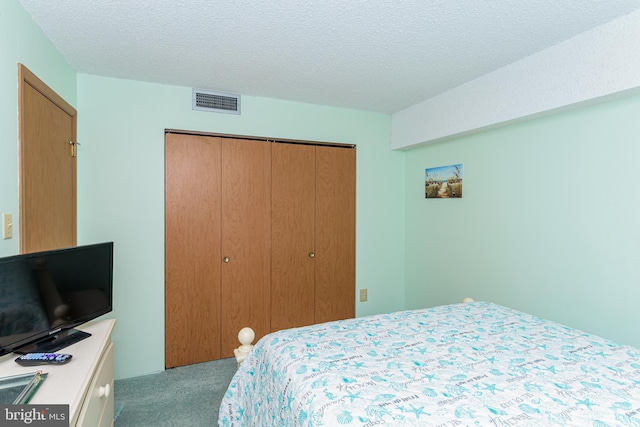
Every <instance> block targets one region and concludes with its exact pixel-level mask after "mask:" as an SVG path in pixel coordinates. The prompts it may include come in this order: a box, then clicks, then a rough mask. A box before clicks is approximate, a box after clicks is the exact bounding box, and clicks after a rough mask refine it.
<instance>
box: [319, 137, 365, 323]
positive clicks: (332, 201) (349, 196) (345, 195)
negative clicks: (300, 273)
mask: <svg viewBox="0 0 640 427" xmlns="http://www.w3.org/2000/svg"><path fill="white" fill-rule="evenodd" d="M355 171H356V151H355V149H353V148H339V147H329V146H317V147H316V195H315V197H316V203H315V205H316V257H315V267H316V269H315V313H316V315H315V322H316V323H322V322H328V321H332V320H339V319H347V318H351V317H354V316H355V226H356V174H355Z"/></svg>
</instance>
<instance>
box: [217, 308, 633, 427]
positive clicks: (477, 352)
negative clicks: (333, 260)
mask: <svg viewBox="0 0 640 427" xmlns="http://www.w3.org/2000/svg"><path fill="white" fill-rule="evenodd" d="M218 423H219V425H220V426H224V427H230V426H260V427H263V426H283V427H284V426H361V427H369V426H376V425H391V426H443V427H444V426H447V427H449V426H555V425H559V426H599V427H604V426H640V351H639V350H637V349H635V348H633V347H629V346H624V345H619V344H616V343H614V342H611V341H609V340H606V339H603V338H601V337H598V336H595V335H591V334H588V333H585V332H582V331H579V330H576V329H572V328H569V327H567V326H563V325H560V324H558V323H554V322H551V321H548V320H544V319H541V318H538V317H535V316H531V315H529V314H525V313H521V312H518V311H515V310H512V309H509V308H507V307H503V306H500V305H497V304H493V303H486V302H474V303H467V304H454V305H446V306H440V307H434V308H430V309H424V310H413V311H402V312H397V313H392V314H384V315H376V316H368V317H362V318H356V319H349V320H344V321H338V322H330V323H324V324H320V325H313V326H309V327H304V328H296V329H289V330H284V331H280V332H276V333H272V334H269V335H267V336H265V337H264V338H262V339H261V340H260V341H259V342H258V343H257V344H256V346H255V348H254V350H253V352H252V353H251V354H250V355H249V356H248V357H247V359H246V360H245V361H244V363H243V364H242V365H241V367H240V368H239V369H238V371H237V372H236V374H235V376H234V377H233V379H232V381H231V383H230V385H229V388H228V390H227V392H226V394H225V396H224V398H223V400H222V403H221V406H220V413H219V419H218Z"/></svg>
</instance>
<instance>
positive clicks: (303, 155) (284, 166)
mask: <svg viewBox="0 0 640 427" xmlns="http://www.w3.org/2000/svg"><path fill="white" fill-rule="evenodd" d="M315 175H316V171H315V147H314V146H311V145H300V144H282V143H274V144H272V180H273V181H272V195H271V235H272V237H271V238H272V247H271V331H278V330H281V329H287V328H293V327H298V326H306V325H311V324H313V323H314V312H315V310H314V298H315V295H314V292H315V291H314V289H315V286H314V271H315V265H314V263H315V258H313V257H311V256H310V254H312V253H313V252H314V251H315V237H314V236H315Z"/></svg>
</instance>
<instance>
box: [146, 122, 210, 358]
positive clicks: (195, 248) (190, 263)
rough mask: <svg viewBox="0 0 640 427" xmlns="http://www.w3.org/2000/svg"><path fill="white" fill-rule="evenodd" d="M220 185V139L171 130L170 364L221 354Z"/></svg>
mask: <svg viewBox="0 0 640 427" xmlns="http://www.w3.org/2000/svg"><path fill="white" fill-rule="evenodd" d="M220 190H221V143H220V138H214V137H206V136H194V135H180V134H167V135H166V137H165V366H166V367H167V368H171V367H174V366H181V365H187V364H192V363H200V362H205V361H208V360H214V359H219V358H220V338H221V337H220V309H219V307H220V304H221V301H220V274H221V272H220V265H221V262H220V260H221V258H222V255H221V252H220V233H221V228H220V227H221V221H220V213H221V196H220ZM140 303H141V304H144V301H141V302H140Z"/></svg>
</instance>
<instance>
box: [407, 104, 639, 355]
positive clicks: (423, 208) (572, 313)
mask: <svg viewBox="0 0 640 427" xmlns="http://www.w3.org/2000/svg"><path fill="white" fill-rule="evenodd" d="M406 154H407V157H406V169H405V179H406V195H405V196H406V222H405V226H406V231H405V238H406V246H405V253H406V269H405V275H406V294H405V300H406V305H407V308H417V307H428V306H434V305H439V304H447V303H454V302H459V301H461V300H462V298H463V297H466V296H471V297H474V298H475V299H476V300H487V301H494V302H497V303H500V304H504V305H508V306H511V307H514V308H517V309H520V310H523V311H526V312H530V313H532V314H535V315H539V316H542V317H546V318H549V319H552V320H556V321H559V322H561V323H564V324H567V325H569V326H572V327H576V328H579V329H583V330H586V331H588V332H591V333H596V334H599V335H602V336H604V337H606V338H610V339H613V340H616V341H618V342H621V343H625V344H631V345H634V346H636V347H640V335H638V331H640V311H639V310H638V300H639V298H640V226H639V225H638V224H639V221H640V192H639V191H638V188H637V187H638V184H639V183H640V171H639V169H638V161H639V160H640V96H637V95H636V96H630V97H627V98H623V99H618V100H616V101H610V102H606V103H600V104H597V105H592V106H589V107H583V108H580V109H576V110H573V111H570V112H563V113H558V114H555V115H552V116H549V117H545V118H540V119H535V120H530V121H526V122H522V123H517V124H512V125H509V126H506V127H503V128H500V129H496V130H493V131H487V132H482V133H479V134H476V135H472V136H467V137H462V138H458V139H453V140H450V141H446V142H442V143H437V144H434V145H428V146H423V147H419V148H415V149H412V150H410V151H408V152H407V153H406ZM457 163H462V164H463V165H464V184H463V198H462V199H459V200H434V199H430V200H425V199H424V169H425V168H427V167H434V166H442V165H450V164H457Z"/></svg>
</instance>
